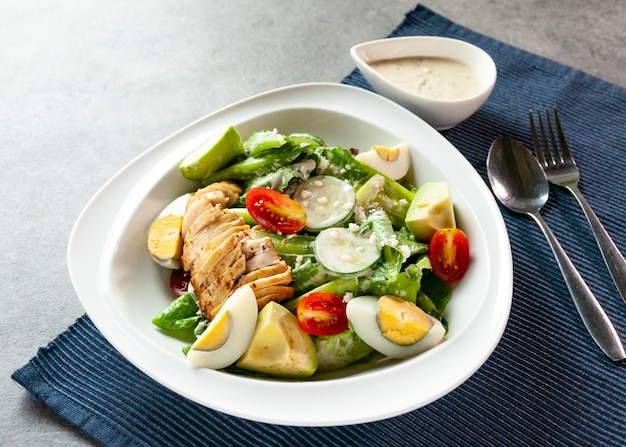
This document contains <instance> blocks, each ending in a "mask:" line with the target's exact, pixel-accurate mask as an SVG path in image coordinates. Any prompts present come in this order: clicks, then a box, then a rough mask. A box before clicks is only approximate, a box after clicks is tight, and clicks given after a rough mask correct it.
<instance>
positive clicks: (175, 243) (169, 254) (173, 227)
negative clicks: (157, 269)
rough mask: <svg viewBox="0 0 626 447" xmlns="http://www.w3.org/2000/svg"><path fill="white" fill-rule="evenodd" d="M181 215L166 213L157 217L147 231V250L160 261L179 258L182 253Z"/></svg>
mask: <svg viewBox="0 0 626 447" xmlns="http://www.w3.org/2000/svg"><path fill="white" fill-rule="evenodd" d="M182 226H183V217H182V216H175V215H173V214H168V215H167V216H163V217H161V218H159V219H157V220H156V221H155V222H154V223H153V224H152V226H151V227H150V232H149V233H148V251H149V252H150V254H151V255H152V256H154V257H155V258H157V259H160V260H161V261H167V260H169V259H180V257H181V255H182V253H183V238H182V235H181V229H182Z"/></svg>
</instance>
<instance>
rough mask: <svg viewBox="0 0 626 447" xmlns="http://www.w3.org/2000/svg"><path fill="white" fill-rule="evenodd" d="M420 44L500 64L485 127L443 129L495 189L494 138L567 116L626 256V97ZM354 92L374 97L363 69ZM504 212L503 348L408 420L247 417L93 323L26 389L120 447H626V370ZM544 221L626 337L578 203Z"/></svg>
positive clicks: (572, 76) (429, 17)
mask: <svg viewBox="0 0 626 447" xmlns="http://www.w3.org/2000/svg"><path fill="white" fill-rule="evenodd" d="M408 35H436V36H446V37H454V38H458V39H463V40H466V41H469V42H472V43H474V44H476V45H478V46H480V47H482V48H483V49H484V50H486V51H487V52H488V53H489V54H490V55H491V56H492V57H493V58H494V60H495V62H496V64H497V67H498V81H497V85H496V87H495V89H494V91H493V94H492V96H491V97H490V98H489V100H488V101H487V103H486V104H485V105H484V106H483V107H482V108H481V109H480V110H479V111H478V112H477V113H476V114H475V115H474V116H473V117H471V118H470V119H468V120H467V121H465V122H464V123H462V124H460V125H458V126H457V127H455V128H453V129H451V130H448V131H446V132H444V135H445V137H446V138H448V139H449V140H450V141H451V142H452V143H453V144H454V145H455V146H456V147H457V148H458V150H459V151H460V152H462V154H463V155H464V156H465V157H466V158H467V159H468V160H469V161H470V162H471V163H472V164H473V166H474V167H475V168H476V169H477V171H478V172H479V173H480V175H481V176H482V177H483V178H484V179H485V180H486V179H487V175H486V169H485V160H486V155H487V151H488V149H489V145H490V143H491V141H492V140H493V139H494V138H495V137H496V136H498V135H499V134H501V133H506V134H509V135H512V136H513V137H516V138H518V139H521V140H523V141H525V142H526V143H527V144H529V146H530V138H529V126H528V110H529V109H530V108H538V107H551V106H558V107H559V108H560V116H561V121H562V123H563V125H564V127H565V132H566V136H567V138H568V140H569V143H570V147H571V149H572V150H573V151H574V154H575V157H576V161H577V162H578V165H579V167H580V169H581V171H582V173H583V174H582V175H583V183H582V189H583V190H584V192H585V194H586V197H587V199H588V201H589V202H590V203H591V204H592V206H593V207H594V208H595V210H596V212H597V214H598V215H599V217H600V219H601V220H602V221H603V223H604V224H605V226H606V227H607V230H608V231H609V233H611V234H612V235H613V236H614V239H615V241H616V244H617V245H618V247H622V248H624V247H626V233H625V232H624V231H623V221H624V217H626V216H624V208H625V207H626V196H625V195H624V194H622V190H623V188H624V187H626V180H625V179H624V174H623V171H624V167H625V166H624V162H623V161H622V160H623V159H624V157H625V156H626V152H625V149H624V147H626V137H624V135H625V133H624V129H625V125H626V89H624V88H622V87H619V86H616V85H612V84H609V83H607V82H604V81H602V80H600V79H597V78H594V77H592V76H590V75H587V74H585V73H582V72H580V71H578V70H574V69H572V68H569V67H566V66H563V65H560V64H558V63H555V62H552V61H549V60H546V59H544V58H541V57H538V56H536V55H533V54H530V53H528V52H525V51H522V50H520V49H517V48H513V47H511V46H508V45H505V44H503V43H501V42H497V41H495V40H493V39H491V38H489V37H486V36H483V35H480V34H477V33H475V32H473V31H471V30H468V29H466V28H463V27H462V26H459V25H458V24H455V23H453V22H451V21H449V20H447V19H446V18H444V17H441V16H440V15H438V14H436V13H434V12H433V11H430V10H428V9H426V8H424V7H422V6H419V5H418V6H417V7H416V8H415V9H414V10H412V11H411V12H409V13H408V14H407V16H406V18H405V20H404V21H403V22H402V23H401V24H400V25H399V26H398V28H397V29H396V30H395V31H394V32H393V33H392V35H391V36H408ZM343 82H345V83H346V84H351V85H357V86H360V87H363V88H366V89H369V88H370V86H369V85H368V84H367V83H366V82H365V80H364V79H363V77H362V76H361V74H360V73H359V72H358V71H356V70H355V71H354V72H352V73H351V74H350V75H349V76H347V77H346V78H345V79H344V80H343ZM616 160H617V161H616ZM503 215H504V218H505V220H506V224H507V227H508V230H509V233H510V238H511V244H512V249H513V257H514V275H515V280H514V298H513V306H512V310H511V316H510V321H509V324H508V326H507V329H506V331H505V333H504V336H503V338H502V341H501V342H500V344H499V345H498V347H497V348H496V350H495V352H494V353H493V354H492V356H491V357H490V358H489V359H488V360H487V361H486V363H485V364H484V365H483V366H482V367H481V368H480V369H479V370H478V371H477V372H476V373H475V374H474V375H473V376H472V377H470V378H469V379H468V380H467V381H466V382H465V383H463V384H462V385H461V386H459V387H458V388H456V389H455V390H453V391H452V392H450V393H449V394H447V395H446V396H444V397H442V398H440V399H438V400H437V401H435V402H433V403H431V404H429V405H427V406H425V407H423V408H420V409H418V410H415V411H413V412H410V413H408V414H404V415H401V416H397V417H394V418H391V419H387V420H383V421H379V422H374V423H368V424H361V425H352V426H344V427H320V428H304V427H285V426H276V425H268V424H263V423H257V422H252V421H248V420H242V419H238V418H236V417H232V416H229V415H225V414H222V413H219V412H216V411H213V410H211V409H207V408H204V407H202V406H200V405H198V404H196V403H193V402H190V401H189V400H187V399H185V398H183V397H181V396H179V395H177V394H175V393H173V392H172V391H169V390H168V389H166V388H164V387H163V386H161V385H159V384H157V383H156V382H154V381H153V380H151V379H150V378H148V377H147V376H145V375H144V374H142V373H141V372H140V371H138V370H137V369H136V368H134V367H133V366H132V365H131V364H130V363H129V362H128V361H126V360H125V359H124V358H123V357H122V356H121V355H120V354H119V353H118V352H117V351H116V350H115V349H113V348H112V347H111V345H109V343H108V342H107V341H106V340H105V339H104V338H103V337H102V335H101V334H100V333H99V332H98V331H97V329H96V328H95V327H94V326H93V324H92V323H91V321H90V320H89V318H88V317H86V316H84V317H82V318H80V319H79V320H78V321H77V322H76V323H75V324H74V325H73V326H71V327H70V328H69V329H68V330H67V331H66V332H65V333H63V334H61V335H60V336H59V337H58V338H57V339H56V340H54V341H53V342H51V343H50V344H49V345H48V346H47V347H46V348H43V349H41V350H40V351H39V352H38V353H37V355H36V357H34V358H33V359H32V360H31V361H30V362H29V363H28V364H27V365H25V366H24V367H22V368H21V369H19V370H17V371H15V373H14V374H13V378H14V380H16V381H17V382H19V383H20V384H22V385H23V386H24V387H25V388H27V389H28V390H29V391H30V392H31V393H33V394H34V395H35V396H36V397H37V398H39V399H41V400H42V401H43V402H44V403H45V404H46V405H48V406H49V407H50V408H52V409H53V410H54V411H55V412H56V413H58V414H59V415H61V416H62V417H63V418H65V419H67V420H68V421H69V422H71V423H72V424H74V425H76V426H77V427H79V428H80V429H81V430H82V431H84V432H85V433H86V434H88V435H89V436H90V437H92V438H94V439H96V440H97V441H99V442H101V443H102V444H104V445H107V446H151V447H154V446H173V445H212V446H218V445H224V446H232V445H259V446H274V445H275V446H278V445H299V446H328V445H334V446H361V445H368V446H371V447H374V446H383V445H385V446H386V445H394V444H395V445H533V446H535V445H577V446H586V445H594V446H595V445H618V444H621V445H623V444H624V442H626V441H625V435H626V398H625V396H626V369H625V368H624V367H623V366H619V365H615V364H612V363H611V362H610V361H608V360H607V359H606V358H605V357H604V355H603V354H602V353H601V352H600V350H599V349H598V348H597V347H596V346H595V345H594V343H593V341H592V340H591V338H590V337H589V335H588V334H587V333H586V331H585V329H584V326H583V324H582V323H581V321H580V318H579V317H578V315H577V313H576V311H575V308H574V305H573V303H572V300H571V298H570V296H569V294H568V292H567V289H566V287H565V285H564V282H563V280H562V278H561V275H560V273H559V270H558V268H557V266H556V263H555V262H554V260H553V258H552V255H551V253H550V252H549V248H548V246H547V243H546V241H545V239H544V237H543V235H542V234H541V233H540V231H539V229H538V228H537V227H536V225H535V224H534V223H533V222H532V221H531V220H530V219H527V218H524V217H522V216H519V215H513V214H511V213H509V212H507V211H506V210H503ZM544 216H545V218H546V220H548V222H549V223H550V225H551V226H552V229H553V231H554V232H555V233H556V235H557V237H558V238H559V239H560V240H561V242H562V244H563V246H564V247H565V249H566V250H567V251H568V253H569V254H570V256H571V257H572V259H573V260H574V262H575V264H576V265H577V267H578V268H579V269H580V271H581V272H582V274H583V276H584V277H585V278H586V280H587V281H588V283H589V285H590V287H591V289H592V290H593V291H594V292H595V293H596V295H597V297H598V299H599V300H600V301H601V303H602V304H603V306H604V307H605V309H606V311H607V313H608V315H609V317H610V318H611V319H612V320H613V322H614V323H615V325H616V327H617V328H618V331H619V332H620V333H621V336H622V337H626V305H624V303H623V302H622V301H621V299H620V298H619V296H618V294H617V292H616V290H615V288H614V286H613V283H612V282H611V279H610V277H609V275H608V273H607V271H606V269H605V267H604V264H603V261H602V258H601V257H600V254H599V252H598V250H597V248H596V245H595V242H594V239H593V236H592V234H591V232H590V230H589V228H588V226H587V224H586V221H585V220H584V217H583V215H582V213H581V211H580V210H579V209H578V207H577V205H576V203H575V201H574V199H573V198H572V197H571V196H568V195H567V193H565V192H564V191H563V190H561V189H558V188H553V193H552V195H551V199H550V202H549V203H548V205H547V206H546V208H545V212H544ZM364 392H367V391H364Z"/></svg>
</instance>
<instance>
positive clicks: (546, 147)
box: [537, 111, 556, 167]
mask: <svg viewBox="0 0 626 447" xmlns="http://www.w3.org/2000/svg"><path fill="white" fill-rule="evenodd" d="M537 116H538V117H539V130H540V132H541V139H542V141H543V145H542V147H543V154H544V158H545V159H546V163H545V166H546V167H550V166H554V165H555V164H556V160H555V159H554V155H553V154H552V151H551V150H550V144H549V142H548V137H547V136H546V129H545V128H544V126H543V119H541V112H540V111H537ZM549 119H550V117H548V120H549ZM548 124H549V123H548Z"/></svg>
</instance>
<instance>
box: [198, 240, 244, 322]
mask: <svg viewBox="0 0 626 447" xmlns="http://www.w3.org/2000/svg"><path fill="white" fill-rule="evenodd" d="M245 269H246V258H245V256H244V255H243V254H242V253H241V248H240V246H239V245H237V246H236V247H235V248H234V249H232V250H231V251H230V252H228V253H226V254H225V255H224V256H222V258H221V259H220V260H219V261H218V262H217V263H216V264H215V266H213V267H212V268H210V269H206V270H204V269H203V270H200V272H198V273H196V274H195V275H194V276H192V277H191V281H192V284H193V286H194V290H195V291H196V296H197V297H198V303H199V304H200V308H201V309H202V312H204V314H205V315H206V316H207V318H209V319H213V317H215V315H216V314H217V312H218V310H219V309H220V307H222V305H223V304H224V302H226V300H227V299H228V298H229V297H230V295H231V294H232V292H233V291H234V290H235V288H236V287H235V282H236V281H237V278H239V277H240V276H241V275H242V274H243V272H244V271H245Z"/></svg>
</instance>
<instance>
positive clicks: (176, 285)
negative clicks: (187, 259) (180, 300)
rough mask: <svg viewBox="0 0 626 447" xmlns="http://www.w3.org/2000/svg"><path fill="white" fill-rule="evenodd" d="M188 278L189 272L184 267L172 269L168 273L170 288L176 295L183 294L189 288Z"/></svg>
mask: <svg viewBox="0 0 626 447" xmlns="http://www.w3.org/2000/svg"><path fill="white" fill-rule="evenodd" d="M190 279H191V274H190V273H189V272H186V271H185V270H184V269H182V268H180V269H178V270H173V271H172V274H171V275H170V290H171V291H172V292H173V293H174V295H176V296H181V295H184V294H185V293H187V291H188V290H189V280H190Z"/></svg>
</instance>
